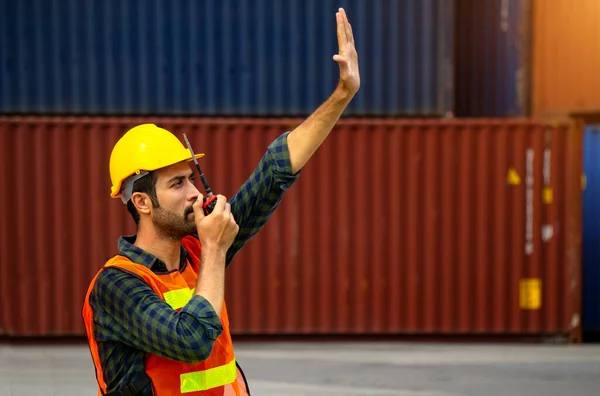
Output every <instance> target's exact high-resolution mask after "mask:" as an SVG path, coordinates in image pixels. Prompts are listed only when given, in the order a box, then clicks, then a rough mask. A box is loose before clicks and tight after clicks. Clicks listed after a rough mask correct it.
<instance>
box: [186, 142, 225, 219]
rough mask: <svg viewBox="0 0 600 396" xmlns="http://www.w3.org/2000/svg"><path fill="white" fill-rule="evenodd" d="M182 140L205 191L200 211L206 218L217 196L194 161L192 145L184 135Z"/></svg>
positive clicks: (213, 206) (196, 161) (215, 202)
mask: <svg viewBox="0 0 600 396" xmlns="http://www.w3.org/2000/svg"><path fill="white" fill-rule="evenodd" d="M183 138H184V139H185V144H187V146H188V149H189V150H190V153H192V158H193V159H194V163H195V164H196V169H198V173H199V174H200V180H202V185H203V186H204V190H206V196H205V197H204V202H203V203H202V209H203V210H204V215H206V216H208V215H209V214H210V213H212V211H213V209H214V208H215V205H216V204H217V196H216V195H214V194H213V193H212V190H211V189H210V186H209V185H208V181H206V177H205V176H204V173H202V169H200V164H199V163H198V160H197V159H196V155H195V154H194V150H192V145H191V144H190V141H189V140H188V138H187V136H185V133H184V134H183Z"/></svg>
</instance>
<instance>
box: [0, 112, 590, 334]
mask: <svg viewBox="0 0 600 396" xmlns="http://www.w3.org/2000/svg"><path fill="white" fill-rule="evenodd" d="M148 121H151V122H156V123H158V124H159V125H163V126H165V127H169V128H172V129H173V130H174V131H175V132H176V133H177V134H180V133H182V132H184V131H185V132H186V133H188V135H189V136H190V138H191V140H192V143H193V144H194V146H195V147H197V148H198V150H203V151H205V152H206V153H207V156H206V157H205V158H204V159H203V161H204V167H203V168H204V170H205V172H206V173H207V177H208V178H209V180H210V181H211V183H212V184H213V187H214V188H215V190H217V191H219V192H222V193H224V194H226V195H228V196H231V194H233V193H234V192H235V191H236V190H237V188H238V186H239V185H240V184H241V183H242V182H243V181H244V180H245V178H246V177H248V175H249V174H250V172H251V171H252V169H253V168H254V166H255V164H256V163H257V161H258V160H259V158H260V156H261V155H262V154H263V152H264V149H265V148H266V147H267V145H268V143H269V142H270V141H271V140H272V139H274V138H275V137H276V136H278V135H279V134H280V133H282V132H283V131H285V130H289V129H291V128H293V127H294V126H295V125H297V123H298V122H299V121H298V120H276V119H271V120H250V119H162V120H161V119H155V120H148V119H144V120H142V119H129V120H118V119H99V118H89V119H73V118H71V119H50V118H41V119H35V118H20V119H19V118H1V117H0V131H1V132H0V147H1V148H2V153H1V154H2V155H1V158H2V161H3V167H4V169H8V167H9V166H10V168H11V169H14V171H13V172H10V173H9V172H5V174H4V176H3V177H4V178H5V179H4V180H3V181H4V182H5V185H8V186H12V190H11V194H3V195H4V196H3V201H2V203H3V206H2V213H0V214H1V215H2V218H3V219H5V221H4V222H2V246H1V249H0V251H1V252H2V255H3V256H2V261H3V262H4V263H11V265H3V266H1V267H0V271H2V273H1V274H0V275H1V276H0V279H1V282H3V283H2V284H1V285H0V286H1V289H0V293H2V296H1V297H2V298H1V300H2V303H3V306H2V308H1V309H0V312H1V313H0V315H1V316H2V321H3V327H4V328H3V331H4V332H5V333H9V334H38V335H39V334H41V335H45V334H72V333H77V334H81V333H82V332H83V329H82V327H81V323H80V319H79V311H80V307H81V302H82V298H83V295H84V290H85V287H86V285H87V282H88V281H89V279H90V278H91V277H92V274H93V273H94V271H95V270H96V269H97V268H98V267H99V266H101V265H102V263H103V261H104V260H105V259H106V258H107V257H109V256H110V255H111V254H113V253H114V252H115V249H116V238H117V237H118V236H119V235H121V234H122V233H130V232H132V223H133V222H132V221H131V220H130V219H129V218H128V216H129V215H128V214H127V212H126V211H125V209H124V208H123V207H122V205H121V204H120V203H119V202H118V201H116V200H111V199H109V198H108V192H109V185H110V183H109V177H108V167H107V161H108V155H109V152H110V148H111V145H112V144H113V142H115V141H116V139H117V137H118V135H119V134H120V133H122V132H123V131H124V130H126V129H127V128H128V127H130V126H132V125H134V124H136V123H140V122H148ZM581 139H582V132H581V131H578V130H571V131H569V128H568V127H567V126H565V125H558V126H545V125H541V124H536V123H533V122H524V121H523V122H513V121H506V122H500V121H489V120H481V121H458V120H454V121H452V120H450V121H423V120H415V121H399V120H357V119H344V120H342V121H340V123H339V124H338V126H337V127H336V130H335V131H334V132H333V133H332V135H331V136H330V137H329V139H328V141H327V142H326V143H325V144H324V146H323V147H322V148H321V149H320V150H319V151H318V152H317V154H316V155H315V157H314V158H313V159H312V160H311V162H310V163H309V164H308V165H307V167H306V168H305V169H304V171H303V175H302V177H301V178H300V180H299V181H298V182H297V184H296V185H295V186H293V187H292V188H291V189H290V190H288V192H287V196H286V198H285V199H284V200H283V202H282V204H281V206H280V208H279V210H278V211H277V212H276V214H275V215H274V216H273V218H272V219H271V220H270V222H269V223H268V225H267V226H266V227H265V229H263V230H262V232H261V233H260V234H259V235H258V236H257V237H255V239H253V240H252V241H250V242H249V243H248V245H247V246H246V247H245V249H244V251H242V252H241V253H240V254H239V256H238V257H237V258H236V260H235V262H234V264H233V266H232V267H231V269H230V271H229V272H228V285H227V295H228V296H227V297H228V302H229V303H228V306H229V307H230V317H231V323H232V328H233V331H234V332H235V333H236V334H308V333H310V334H315V333H317V334H332V333H335V334H355V333H376V334H425V333H429V334H469V333H478V334H514V333H516V334H563V335H570V336H571V337H575V338H577V334H578V331H579V319H578V318H579V314H580V306H579V304H580V295H579V293H580V281H581V279H580V277H581V274H580V269H581V261H580V250H579V248H580V247H579V244H580V242H581V241H580V236H581V222H580V221H581V219H580V215H581V189H580V185H579V178H580V175H581V171H582V167H581V163H580V161H581ZM232 142H233V144H232ZM528 153H530V154H528ZM510 169H514V172H516V174H518V176H519V179H520V181H519V183H517V184H510V183H509V181H511V180H512V181H515V182H516V181H517V179H516V178H515V177H514V174H513V177H512V179H507V174H508V173H509V170H510ZM546 187H547V188H551V189H552V195H550V190H548V189H547V188H546ZM544 191H545V193H544ZM550 197H552V201H551V202H550V201H549V200H550ZM544 199H545V200H546V201H544ZM544 202H546V203H544ZM528 242H530V243H531V247H530V248H528V247H527V243H528ZM528 249H529V250H528ZM530 278H533V279H537V280H541V285H542V286H541V297H540V299H537V298H536V295H535V291H536V289H535V287H534V286H531V287H530V288H529V289H527V290H525V292H528V293H529V297H530V298H529V299H525V300H524V301H521V300H520V291H521V290H520V282H521V281H522V280H523V279H530ZM523 297H527V293H525V294H524V295H523ZM537 302H541V306H536V304H537ZM523 303H529V304H533V305H534V308H537V309H532V310H529V309H522V306H521V304H523Z"/></svg>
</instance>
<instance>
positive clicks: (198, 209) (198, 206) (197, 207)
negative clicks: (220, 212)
mask: <svg viewBox="0 0 600 396" xmlns="http://www.w3.org/2000/svg"><path fill="white" fill-rule="evenodd" d="M203 203H204V196H203V195H202V194H199V195H198V198H197V199H196V202H194V204H193V205H192V209H194V216H195V217H196V220H200V219H203V218H204V217H205V216H204V210H203V209H202V204H203Z"/></svg>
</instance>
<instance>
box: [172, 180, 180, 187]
mask: <svg viewBox="0 0 600 396" xmlns="http://www.w3.org/2000/svg"><path fill="white" fill-rule="evenodd" d="M176 186H181V180H178V181H176V182H175V183H173V187H176Z"/></svg>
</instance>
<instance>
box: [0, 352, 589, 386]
mask: <svg viewBox="0 0 600 396" xmlns="http://www.w3.org/2000/svg"><path fill="white" fill-rule="evenodd" d="M236 351H237V356H238V361H239V362H240V364H241V365H242V367H243V368H244V371H245V372H246V376H247V377H248V381H249V383H250V389H251V391H252V394H253V395H255V396H274V395H287V396H300V395H311V396H321V395H323V396H324V395H349V396H358V395H376V396H475V395H477V396H479V395H481V396H500V395H527V396H538V395H539V396H559V395H561V396H562V395H577V396H579V395H581V396H583V395H600V346H598V345H576V346H569V345H482V344H431V343H428V344H419V343H383V342H382V343H237V344H236ZM95 389H96V388H95V382H94V369H93V366H92V363H91V359H90V356H89V352H88V349H87V346H85V345H77V346H65V345H60V346H39V345H35V346H33V345H32V346H16V345H0V396H38V395H40V396H41V395H44V396H49V395H55V396H84V395H90V396H93V395H95V394H96V393H95Z"/></svg>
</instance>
